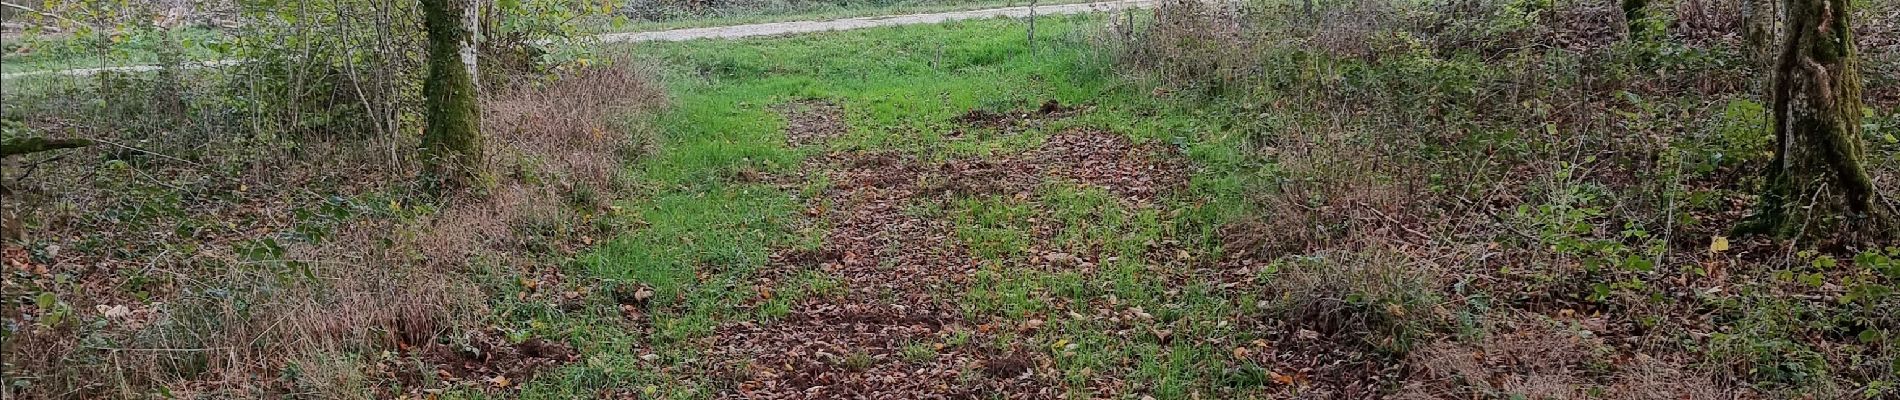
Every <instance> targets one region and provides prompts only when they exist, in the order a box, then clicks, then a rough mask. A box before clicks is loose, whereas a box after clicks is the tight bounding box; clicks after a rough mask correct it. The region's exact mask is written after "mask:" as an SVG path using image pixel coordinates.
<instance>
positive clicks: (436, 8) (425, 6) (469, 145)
mask: <svg viewBox="0 0 1900 400" xmlns="http://www.w3.org/2000/svg"><path fill="white" fill-rule="evenodd" d="M421 1H422V13H423V25H424V28H426V29H427V30H428V39H429V41H428V75H427V77H426V78H425V79H426V80H425V81H423V84H422V96H423V101H424V102H425V105H424V108H425V110H424V118H426V119H427V121H426V122H427V124H428V126H427V127H426V128H424V129H423V133H422V147H423V154H422V156H423V161H424V162H425V163H426V164H427V166H428V171H427V172H428V174H429V179H431V180H432V181H433V183H435V184H437V185H440V186H439V187H442V188H454V187H467V186H469V185H472V184H474V183H475V182H476V177H477V174H478V172H479V170H480V167H481V165H482V136H481V106H480V104H478V103H477V102H476V98H475V95H476V90H475V79H474V77H473V76H471V74H470V72H471V71H469V70H468V66H467V64H464V63H463V60H462V45H463V42H464V41H467V40H469V39H470V38H469V32H468V28H467V27H466V26H464V19H463V13H464V12H465V11H466V7H467V6H468V4H467V3H466V2H465V0H421Z"/></svg>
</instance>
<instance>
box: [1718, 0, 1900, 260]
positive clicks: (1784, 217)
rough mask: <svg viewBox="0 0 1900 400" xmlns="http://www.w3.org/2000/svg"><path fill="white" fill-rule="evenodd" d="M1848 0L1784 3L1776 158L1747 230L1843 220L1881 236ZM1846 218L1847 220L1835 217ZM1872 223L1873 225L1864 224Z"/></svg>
mask: <svg viewBox="0 0 1900 400" xmlns="http://www.w3.org/2000/svg"><path fill="white" fill-rule="evenodd" d="M1848 14H1849V13H1848V12H1847V0H1787V17H1788V18H1787V21H1786V23H1785V26H1786V29H1784V30H1783V32H1782V38H1781V39H1782V40H1781V49H1780V53H1779V54H1777V56H1776V61H1775V67H1774V79H1775V80H1774V83H1773V88H1772V89H1771V96H1772V101H1773V108H1772V111H1773V112H1774V123H1775V127H1774V131H1775V143H1776V147H1775V159H1774V164H1773V165H1771V166H1770V167H1769V169H1768V171H1767V178H1768V179H1767V185H1768V186H1767V187H1766V188H1765V189H1766V190H1765V192H1764V193H1763V195H1762V204H1761V206H1762V207H1761V209H1760V210H1759V213H1758V214H1756V216H1755V217H1754V218H1753V220H1752V221H1749V222H1747V223H1745V224H1744V226H1743V228H1744V230H1746V231H1754V232H1765V233H1773V234H1775V235H1777V236H1781V237H1800V236H1806V235H1809V234H1812V233H1818V232H1824V231H1827V230H1831V228H1833V227H1834V225H1835V224H1836V223H1845V224H1846V225H1848V226H1846V227H1847V228H1850V229H1849V230H1852V231H1860V232H1866V231H1872V232H1876V233H1877V234H1879V235H1880V236H1889V237H1890V236H1893V235H1894V233H1893V232H1886V233H1879V232H1880V231H1882V230H1883V229H1881V228H1882V227H1883V226H1884V225H1887V224H1886V218H1887V215H1885V211H1886V210H1878V209H1876V208H1875V207H1876V204H1875V197H1877V196H1879V193H1878V192H1876V191H1875V190H1874V185H1873V179H1872V178H1871V177H1869V176H1868V174H1867V170H1866V169H1864V168H1863V167H1862V164H1863V162H1862V160H1863V159H1864V157H1865V156H1864V155H1863V151H1862V150H1861V148H1862V144H1861V138H1860V136H1861V131H1860V129H1861V99H1860V90H1861V87H1860V73H1859V71H1857V70H1856V68H1855V65H1854V64H1855V60H1854V41H1853V37H1852V34H1851V33H1850V31H1849V27H1850V25H1848V23H1847V19H1848ZM1841 215H1844V216H1846V217H1847V219H1846V220H1844V221H1843V220H1840V219H1837V218H1833V217H1835V216H1841ZM1869 228H1871V229H1869Z"/></svg>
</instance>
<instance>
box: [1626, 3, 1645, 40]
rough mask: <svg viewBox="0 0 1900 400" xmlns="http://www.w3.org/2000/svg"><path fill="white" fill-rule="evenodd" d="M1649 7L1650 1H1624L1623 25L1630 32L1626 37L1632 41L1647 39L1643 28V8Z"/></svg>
mask: <svg viewBox="0 0 1900 400" xmlns="http://www.w3.org/2000/svg"><path fill="white" fill-rule="evenodd" d="M1648 6H1649V0H1623V6H1622V7H1623V24H1624V28H1625V29H1628V30H1629V35H1628V36H1626V37H1628V38H1629V39H1630V40H1642V39H1646V38H1647V37H1646V36H1647V32H1644V30H1645V29H1644V28H1643V8H1644V7H1648Z"/></svg>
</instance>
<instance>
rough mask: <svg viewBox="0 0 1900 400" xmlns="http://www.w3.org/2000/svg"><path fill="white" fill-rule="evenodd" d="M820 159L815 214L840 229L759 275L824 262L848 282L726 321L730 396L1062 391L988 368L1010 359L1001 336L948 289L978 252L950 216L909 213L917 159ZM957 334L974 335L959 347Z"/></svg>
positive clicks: (718, 347)
mask: <svg viewBox="0 0 1900 400" xmlns="http://www.w3.org/2000/svg"><path fill="white" fill-rule="evenodd" d="M817 162H822V163H823V165H824V166H825V167H824V169H825V173H826V174H827V175H828V176H829V177H830V179H831V182H832V190H829V191H827V192H826V193H825V194H824V196H823V198H821V199H813V201H812V202H813V204H814V205H813V207H811V211H810V212H811V213H812V214H814V216H816V217H818V218H821V219H823V220H825V221H826V222H827V225H829V226H830V229H829V230H828V231H827V234H826V237H825V244H824V245H823V247H822V248H821V249H818V250H784V251H781V252H780V254H779V255H777V256H775V257H774V260H775V262H774V263H773V264H772V265H768V266H767V267H766V270H765V271H761V272H760V275H761V276H762V277H772V276H779V277H783V276H789V275H791V274H792V273H794V272H795V271H794V270H798V269H804V268H812V267H813V265H815V267H816V268H817V269H818V270H820V271H822V272H824V273H825V275H827V276H829V277H831V278H832V279H835V280H836V281H837V282H838V283H839V285H838V286H839V287H840V288H842V290H841V291H840V293H836V294H831V295H823V296H818V297H812V298H806V299H803V300H801V301H799V302H797V303H796V304H793V305H792V307H791V310H789V312H788V313H787V314H786V315H785V316H784V317H782V318H779V319H778V320H776V321H766V322H740V323H734V324H729V325H726V326H722V327H719V328H718V329H717V333H716V334H715V335H714V337H716V338H717V339H716V342H715V343H714V346H713V349H712V351H711V354H712V356H713V359H714V360H716V364H715V365H717V367H716V368H717V369H718V370H717V371H715V372H716V373H717V374H718V375H720V376H722V377H723V378H725V379H727V380H729V381H731V386H730V387H731V388H732V389H731V390H732V392H727V393H722V394H721V395H720V396H721V397H727V398H972V397H978V396H981V395H986V394H1002V395H1004V396H1005V397H1006V398H1049V397H1052V396H1053V393H1054V391H1055V390H1054V389H1051V387H1052V385H1050V384H1049V383H1047V382H1044V381H1042V380H1041V378H1039V377H1041V376H1048V375H1046V374H1027V375H1026V376H1025V374H1014V375H1010V376H993V375H988V374H983V373H981V371H980V370H983V369H985V368H984V366H986V365H996V364H998V363H999V361H994V360H996V359H998V358H999V357H1006V356H1001V355H996V354H997V353H999V352H997V351H994V350H992V349H987V348H984V347H983V346H984V345H983V344H984V343H993V342H994V340H995V338H994V337H992V335H991V334H990V333H987V331H982V330H978V329H974V327H976V326H978V324H976V323H973V322H971V321H966V320H965V319H964V318H963V317H962V313H960V312H958V311H957V304H956V302H955V299H954V298H949V296H944V295H945V294H946V293H943V292H944V291H943V288H954V287H962V286H964V285H965V284H966V282H964V281H965V280H966V277H967V276H969V274H970V272H971V271H972V270H973V269H974V268H975V265H974V263H973V262H972V257H971V255H970V254H969V252H968V250H967V249H964V248H962V247H961V246H958V245H956V244H955V243H954V241H952V240H950V237H951V235H952V234H953V230H952V228H951V226H950V225H949V224H948V223H947V222H945V221H941V220H936V219H931V218H926V217H923V216H919V215H916V214H915V213H908V212H905V208H906V207H907V206H909V205H913V204H915V203H916V202H917V201H919V200H920V199H923V198H924V196H923V195H924V194H925V191H924V190H923V189H925V188H924V187H923V185H919V184H917V183H918V182H920V179H919V177H920V176H921V174H922V171H923V170H924V168H920V167H918V165H919V164H920V163H919V162H918V161H917V160H915V159H914V158H913V157H910V156H907V155H900V154H893V153H875V152H874V153H842V154H832V155H829V156H826V157H824V158H823V159H822V160H818V161H817ZM765 279H767V280H770V279H771V278H765ZM767 296H768V295H763V294H762V295H761V296H760V298H757V299H754V300H753V302H754V303H755V304H762V303H764V302H765V301H767V300H769V299H767V298H765V297H767ZM956 335H967V336H966V337H967V338H968V340H963V341H960V342H957V343H952V342H951V341H950V340H949V339H948V338H950V337H952V336H956ZM922 349H928V352H925V351H923V350H922ZM1028 365H1034V364H1033V363H1030V364H1028ZM1025 371H1026V369H1025Z"/></svg>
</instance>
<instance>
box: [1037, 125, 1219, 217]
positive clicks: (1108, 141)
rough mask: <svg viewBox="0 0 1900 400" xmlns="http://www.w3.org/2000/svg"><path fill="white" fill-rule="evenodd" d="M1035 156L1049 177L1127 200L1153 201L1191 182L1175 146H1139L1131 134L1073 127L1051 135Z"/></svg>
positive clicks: (1184, 162)
mask: <svg viewBox="0 0 1900 400" xmlns="http://www.w3.org/2000/svg"><path fill="white" fill-rule="evenodd" d="M1030 158H1031V160H1033V161H1034V162H1035V163H1037V164H1041V165H1043V166H1045V168H1048V169H1049V170H1048V173H1049V175H1052V176H1059V177H1064V178H1069V179H1074V180H1076V181H1078V182H1079V183H1082V184H1086V185H1091V186H1096V187H1100V188H1102V189H1106V190H1108V191H1109V192H1111V193H1114V194H1116V195H1118V196H1121V197H1123V198H1126V199H1130V200H1135V201H1144V202H1145V201H1149V200H1153V199H1154V198H1155V197H1156V196H1157V195H1160V194H1162V193H1164V192H1166V191H1168V190H1172V189H1175V188H1178V187H1180V186H1181V185H1183V184H1185V183H1187V176H1188V168H1187V162H1186V161H1185V160H1184V159H1183V158H1182V157H1180V155H1179V153H1178V152H1177V151H1176V150H1175V149H1174V148H1172V147H1166V146H1155V145H1137V144H1135V143H1134V142H1132V141H1130V140H1129V139H1128V137H1126V136H1122V135H1118V134H1113V133H1108V132H1101V131H1095V130H1088V129H1073V130H1069V131H1066V132H1063V133H1060V134H1056V135H1055V136H1051V137H1049V141H1048V142H1046V143H1044V144H1043V147H1042V149H1040V150H1037V151H1035V152H1034V153H1032V154H1030Z"/></svg>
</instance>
